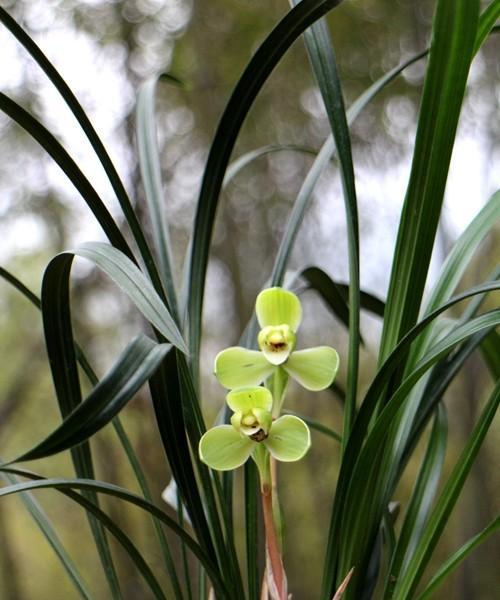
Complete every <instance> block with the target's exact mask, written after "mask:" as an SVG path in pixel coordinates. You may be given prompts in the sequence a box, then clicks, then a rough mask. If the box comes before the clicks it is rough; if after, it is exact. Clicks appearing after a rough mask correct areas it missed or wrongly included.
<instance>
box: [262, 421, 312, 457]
mask: <svg viewBox="0 0 500 600" xmlns="http://www.w3.org/2000/svg"><path fill="white" fill-rule="evenodd" d="M264 444H265V446H266V448H267V449H268V450H269V452H270V453H271V454H272V456H273V457H274V458H275V459H276V460H281V461H283V462H293V461H295V460H300V459H301V458H302V457H303V456H304V455H305V453H306V452H307V451H308V450H309V447H310V445H311V434H310V432H309V427H308V426H307V425H306V424H305V423H304V421H303V420H302V419H299V418H298V417H294V416H293V415H284V416H282V417H280V418H279V419H277V420H276V421H275V422H274V423H273V426H272V427H271V432H270V433H269V437H268V438H267V439H265V440H264Z"/></svg>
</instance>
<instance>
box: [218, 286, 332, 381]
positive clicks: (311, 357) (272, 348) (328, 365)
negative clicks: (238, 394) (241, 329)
mask: <svg viewBox="0 0 500 600" xmlns="http://www.w3.org/2000/svg"><path fill="white" fill-rule="evenodd" d="M255 312H256V314H257V320H258V322H259V325H260V327H261V331H260V333H259V335H258V338H257V340H258V343H259V348H260V352H259V351H258V350H248V349H247V348H241V347H239V346H234V347H231V348H226V349H225V350H223V351H222V352H219V354H218V355H217V356H216V358H215V375H216V377H217V379H218V380H219V382H220V383H221V384H222V385H223V386H224V387H225V388H228V389H234V388H239V387H244V386H255V385H259V384H260V383H262V382H263V381H264V380H265V379H267V378H268V377H269V376H270V375H272V374H273V373H275V372H276V370H277V369H283V370H284V371H285V372H286V373H287V374H288V375H290V377H292V378H293V379H295V380H296V381H297V382H298V383H300V385H302V386H303V387H304V388H306V389H307V390H311V391H319V390H324V389H325V388H327V387H328V386H329V385H330V384H331V383H332V381H333V380H334V378H335V375H336V374H337V369H338V365H339V357H338V354H337V352H336V351H335V350H334V349H333V348H330V347H329V346H318V347H316V348H308V349H306V350H297V351H294V348H295V343H296V331H297V329H298V327H299V325H300V322H301V320H302V306H301V303H300V300H299V299H298V297H297V296H296V295H295V294H294V293H292V292H289V291H288V290H284V289H282V288H279V287H273V288H268V289H266V290H263V291H262V292H261V293H260V294H259V295H258V296H257V301H256V303H255Z"/></svg>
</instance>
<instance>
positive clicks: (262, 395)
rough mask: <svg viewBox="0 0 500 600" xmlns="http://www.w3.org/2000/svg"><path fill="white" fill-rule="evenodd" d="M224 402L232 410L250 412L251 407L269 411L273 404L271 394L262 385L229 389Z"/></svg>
mask: <svg viewBox="0 0 500 600" xmlns="http://www.w3.org/2000/svg"><path fill="white" fill-rule="evenodd" d="M226 402H227V404H228V406H229V408H230V409H231V410H232V411H233V412H238V411H241V412H242V413H247V412H250V411H251V410H252V409H253V408H262V409H264V410H265V411H268V412H269V411H270V410H271V408H272V406H273V396H272V394H271V392H270V391H269V390H268V389H266V388H264V387H255V386H254V387H244V388H238V389H236V390H231V391H230V392H229V393H228V394H227V396H226Z"/></svg>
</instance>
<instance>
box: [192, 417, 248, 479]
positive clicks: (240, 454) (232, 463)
mask: <svg viewBox="0 0 500 600" xmlns="http://www.w3.org/2000/svg"><path fill="white" fill-rule="evenodd" d="M254 447H255V442H253V441H252V440H250V439H249V438H248V437H246V436H244V435H241V434H240V433H238V432H237V431H236V429H235V428H234V427H232V426H231V425H219V426H218V427H214V428H213V429H209V430H208V431H207V432H206V433H205V434H204V435H203V436H202V437H201V440H200V443H199V446H198V453H199V455H200V460H201V461H202V462H204V463H205V464H206V465H208V466H209V467H211V468H212V469H216V470H217V471H230V470H231V469H236V468H237V467H240V466H241V465H242V464H243V463H245V462H246V461H247V460H248V457H249V456H250V454H252V451H253V449H254Z"/></svg>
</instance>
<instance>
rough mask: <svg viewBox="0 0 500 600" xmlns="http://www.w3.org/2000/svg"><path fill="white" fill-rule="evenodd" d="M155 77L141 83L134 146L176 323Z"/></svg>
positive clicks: (175, 302)
mask: <svg viewBox="0 0 500 600" xmlns="http://www.w3.org/2000/svg"><path fill="white" fill-rule="evenodd" d="M156 83H157V78H156V77H154V78H152V79H149V80H148V81H146V83H144V84H143V85H142V86H141V88H140V90H139V95H138V98H137V108H136V115H137V126H136V130H137V145H138V150H139V166H140V169H141V173H142V181H143V184H144V192H145V195H146V202H147V205H148V209H149V210H148V213H149V218H150V221H151V225H152V230H153V238H154V245H155V249H156V254H157V256H158V260H159V265H160V273H161V275H162V280H163V283H164V285H165V291H166V293H167V298H168V303H169V307H170V312H171V313H172V316H173V317H174V319H175V320H176V321H177V322H179V315H178V307H177V293H176V291H175V283H174V276H173V272H172V250H171V247H170V236H169V232H168V227H167V224H166V222H165V211H164V206H163V204H164V200H163V186H162V181H161V168H160V157H159V155H158V145H157V141H156V124H155V119H154V115H155V92H156Z"/></svg>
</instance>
